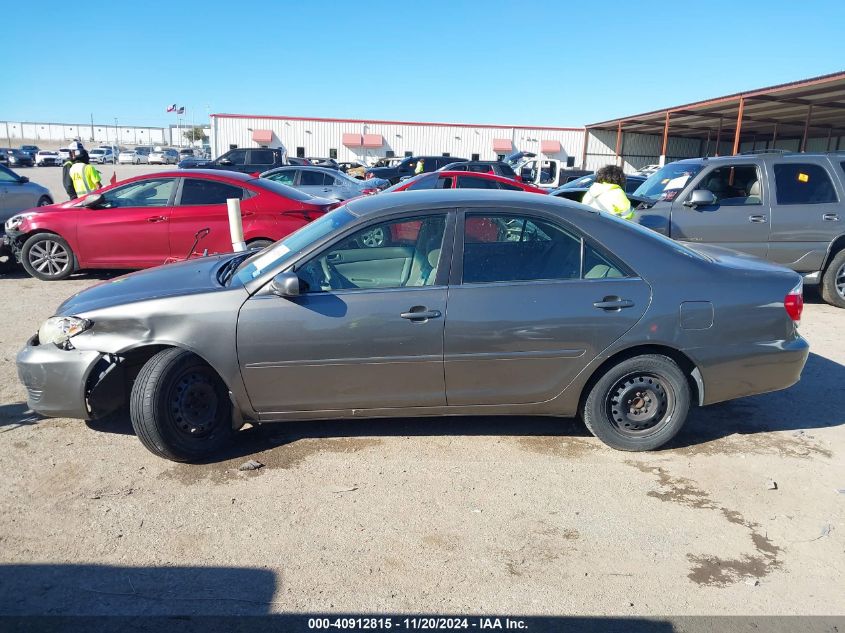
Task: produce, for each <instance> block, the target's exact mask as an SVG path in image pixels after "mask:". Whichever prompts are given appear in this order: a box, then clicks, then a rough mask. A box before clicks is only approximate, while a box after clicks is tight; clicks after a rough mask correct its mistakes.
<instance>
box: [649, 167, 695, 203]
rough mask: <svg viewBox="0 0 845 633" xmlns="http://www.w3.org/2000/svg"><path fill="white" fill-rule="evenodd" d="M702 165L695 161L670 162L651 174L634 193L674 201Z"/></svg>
mask: <svg viewBox="0 0 845 633" xmlns="http://www.w3.org/2000/svg"><path fill="white" fill-rule="evenodd" d="M702 167H703V165H701V164H694V163H669V164H668V165H666V166H665V167H663V168H662V169H660V170H658V171H656V172H655V173H653V174H652V175H651V176H649V177H648V179H646V181H645V182H644V183H643V184H641V185H640V186H639V187H637V190H636V191H635V192H634V193H633V194H632V195H634V196H637V197H639V198H648V199H649V200H652V201H654V202H657V201H658V200H667V201H672V200H674V199H675V196H677V195H678V194H679V193H680V192H681V190H683V188H684V187H686V185H687V183H688V182H689V181H690V180H692V179H693V178H694V177H695V175H696V174H697V173H698V172H700V171H701V169H702Z"/></svg>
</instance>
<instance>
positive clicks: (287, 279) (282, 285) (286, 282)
mask: <svg viewBox="0 0 845 633" xmlns="http://www.w3.org/2000/svg"><path fill="white" fill-rule="evenodd" d="M270 292H272V293H273V294H274V295H276V296H277V297H288V298H289V297H298V296H299V292H300V288H299V277H298V276H297V274H296V273H292V272H285V273H279V274H278V275H276V276H275V277H273V281H271V282H270Z"/></svg>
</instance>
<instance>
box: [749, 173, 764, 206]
mask: <svg viewBox="0 0 845 633" xmlns="http://www.w3.org/2000/svg"><path fill="white" fill-rule="evenodd" d="M746 191H747V192H748V196H747V197H746V198H745V204H762V203H763V198H762V197H760V181H759V180H757V179H756V178H754V179H753V180H752V181H750V182H749V183H748V186H747V187H746Z"/></svg>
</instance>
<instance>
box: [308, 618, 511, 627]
mask: <svg viewBox="0 0 845 633" xmlns="http://www.w3.org/2000/svg"><path fill="white" fill-rule="evenodd" d="M308 628H309V629H315V630H319V629H325V630H331V629H339V630H355V631H358V630H368V629H369V630H379V629H381V630H388V629H406V630H427V631H446V630H455V629H477V630H480V631H495V630H500V631H503V630H525V629H527V628H528V626H527V624H526V623H525V621H523V620H520V619H515V618H485V617H474V618H463V617H436V616H418V617H405V618H403V617H390V616H378V617H369V618H368V617H355V618H351V617H339V618H309V619H308Z"/></svg>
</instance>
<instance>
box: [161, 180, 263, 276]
mask: <svg viewBox="0 0 845 633" xmlns="http://www.w3.org/2000/svg"><path fill="white" fill-rule="evenodd" d="M246 195H247V194H246V190H245V189H243V188H242V187H238V186H235V185H232V184H229V183H225V182H221V181H219V180H212V179H210V178H183V179H182V184H181V186H180V188H179V197H178V198H177V202H176V204H175V206H174V207H173V210H172V212H171V218H170V232H169V245H170V247H169V254H170V258H171V259H174V260H183V259H186V258H187V257H188V256H189V254H191V253H196V254H197V255H201V254H202V253H203V252H204V251H205V250H206V249H207V250H208V253H209V254H214V253H231V252H232V237H231V233H230V231H229V213H228V208H227V205H226V200H227V199H229V198H237V199H239V200H244V197H245V196H246ZM250 213H251V211H250V208H249V204H248V201H247V202H244V203H243V204H242V205H241V216H242V217H248V216H249V214H250ZM205 229H208V233H207V234H206V235H204V234H205ZM198 231H201V233H200V236H199V237H200V239H199V241H198V242H197V245H196V247H195V248H194V250H191V246H192V245H193V244H194V240H196V239H197V237H198V236H197V232H198ZM203 235H204V236H203Z"/></svg>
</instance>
